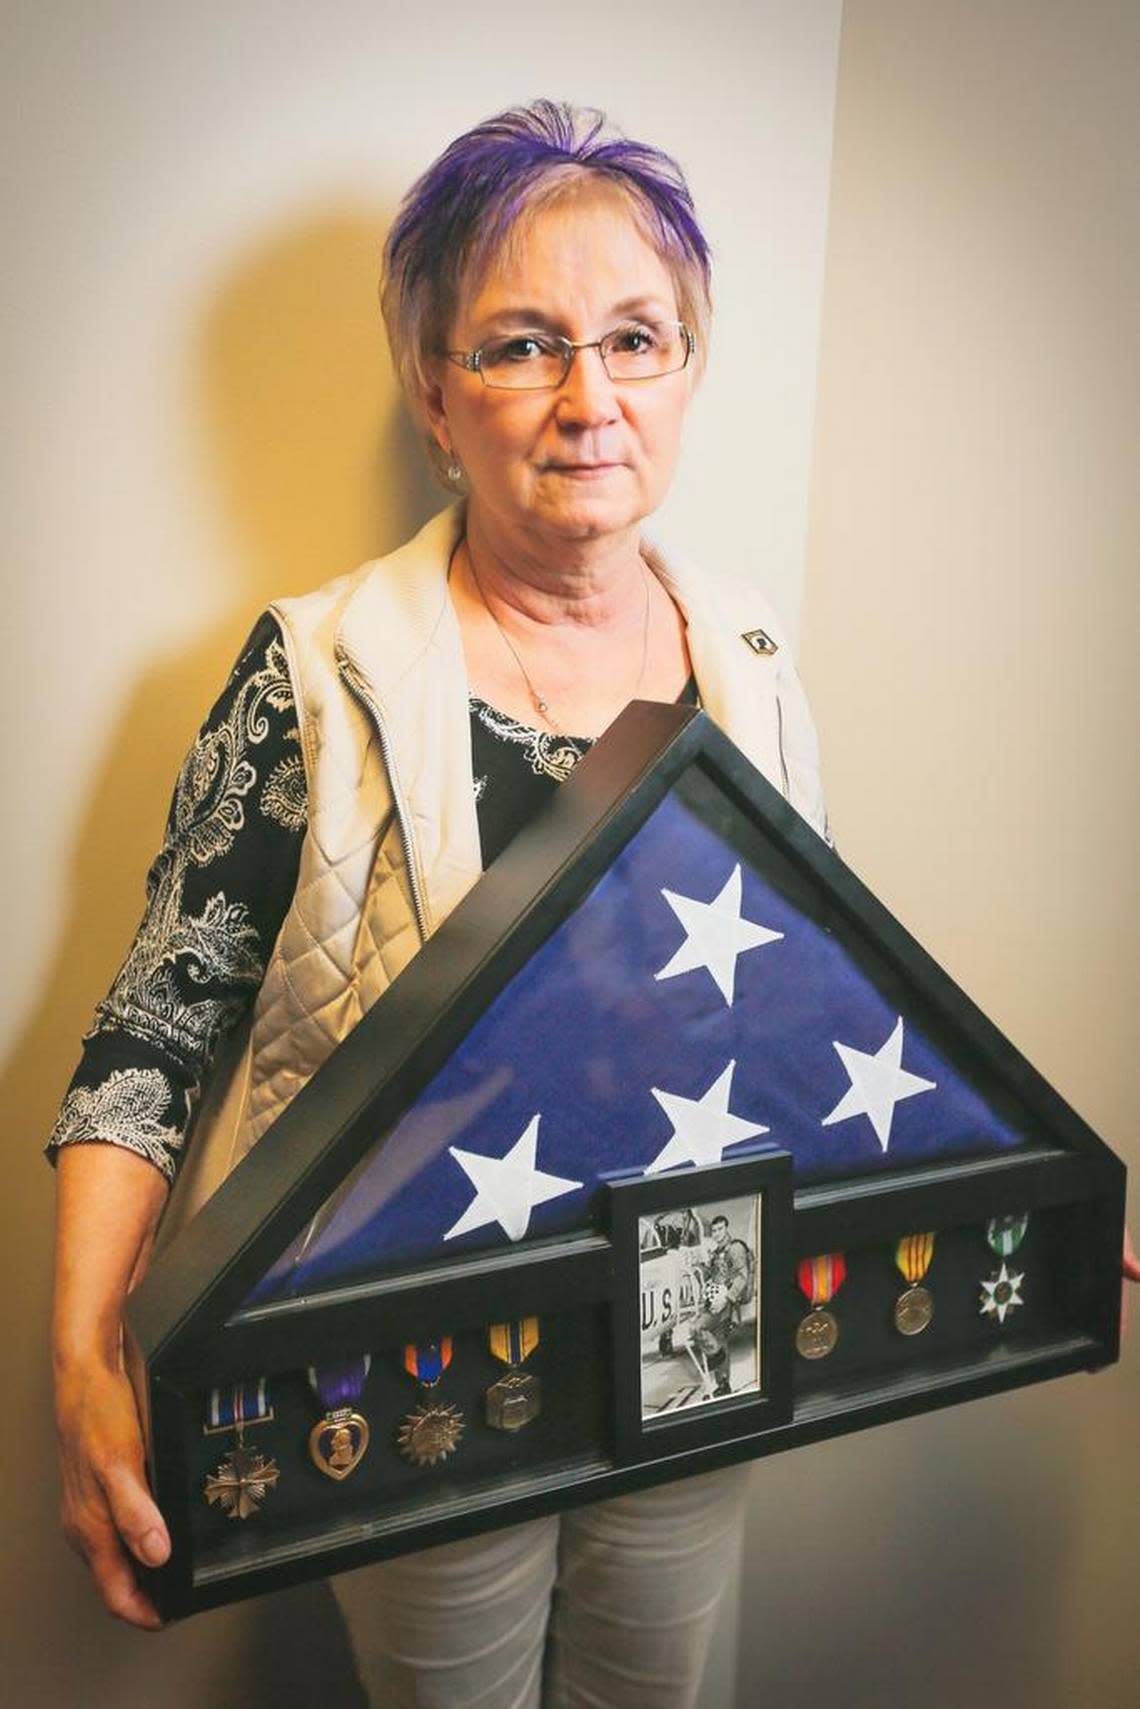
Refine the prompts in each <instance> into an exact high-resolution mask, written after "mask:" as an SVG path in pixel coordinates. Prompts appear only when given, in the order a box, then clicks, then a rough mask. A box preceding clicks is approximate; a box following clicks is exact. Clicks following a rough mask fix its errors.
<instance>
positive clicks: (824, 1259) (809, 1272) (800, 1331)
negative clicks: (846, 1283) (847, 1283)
mask: <svg viewBox="0 0 1140 1709" xmlns="http://www.w3.org/2000/svg"><path fill="white" fill-rule="evenodd" d="M846 1274H847V1260H846V1259H845V1258H844V1256H843V1254H842V1252H824V1253H821V1254H820V1255H819V1257H817V1258H805V1259H803V1261H802V1262H801V1264H800V1266H799V1268H798V1269H797V1271H796V1278H797V1280H798V1282H799V1285H800V1292H801V1293H802V1294H803V1295H804V1296H805V1297H806V1298H807V1299H809V1300H810V1301H811V1305H812V1309H811V1311H809V1312H808V1314H807V1316H806V1317H802V1318H801V1319H800V1321H799V1324H798V1325H797V1327H796V1352H797V1353H798V1354H799V1355H800V1356H801V1358H804V1359H826V1357H827V1355H828V1354H829V1353H831V1352H832V1351H833V1350H834V1348H835V1344H836V1342H837V1341H838V1340H839V1323H838V1321H837V1319H836V1318H835V1316H834V1315H833V1314H832V1313H831V1312H829V1311H826V1310H825V1309H824V1308H825V1307H826V1306H827V1304H828V1302H829V1301H830V1300H831V1298H832V1297H833V1295H834V1294H835V1293H837V1291H838V1290H839V1289H840V1288H841V1287H842V1286H843V1279H844V1277H845V1276H846Z"/></svg>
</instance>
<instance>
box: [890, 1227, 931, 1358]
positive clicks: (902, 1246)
mask: <svg viewBox="0 0 1140 1709" xmlns="http://www.w3.org/2000/svg"><path fill="white" fill-rule="evenodd" d="M933 1257H934V1236H933V1235H932V1234H904V1235H903V1237H902V1239H901V1240H900V1241H899V1243H898V1245H897V1246H896V1247H895V1263H896V1264H897V1265H898V1267H899V1269H900V1270H901V1271H902V1273H903V1275H904V1276H905V1277H906V1279H907V1281H908V1282H909V1283H910V1287H909V1288H906V1289H905V1290H904V1291H903V1292H902V1293H901V1294H900V1295H899V1297H898V1299H897V1300H896V1301H895V1328H896V1329H897V1330H898V1332H899V1334H900V1335H921V1334H922V1332H923V1330H924V1329H926V1328H927V1327H928V1326H929V1325H930V1323H931V1321H932V1320H933V1317H934V1295H933V1294H932V1293H931V1291H930V1289H929V1288H923V1287H920V1286H919V1283H920V1282H921V1281H922V1278H923V1277H924V1276H925V1274H926V1272H927V1271H928V1270H929V1268H930V1260H931V1259H932V1258H933Z"/></svg>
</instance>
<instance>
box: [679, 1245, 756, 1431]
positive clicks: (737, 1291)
mask: <svg viewBox="0 0 1140 1709" xmlns="http://www.w3.org/2000/svg"><path fill="white" fill-rule="evenodd" d="M709 1239H710V1241H711V1243H712V1251H711V1253H710V1256H709V1259H708V1263H707V1265H706V1267H705V1288H704V1300H703V1303H702V1309H701V1311H700V1313H699V1315H698V1317H697V1320H696V1323H695V1324H694V1326H693V1331H692V1336H691V1343H692V1345H693V1347H695V1348H696V1349H697V1351H698V1352H700V1353H702V1354H703V1355H704V1358H705V1363H706V1364H707V1366H708V1371H709V1376H710V1377H711V1378H712V1379H713V1399H714V1400H716V1399H718V1398H719V1397H720V1396H721V1395H730V1394H731V1393H732V1384H731V1383H730V1382H729V1371H728V1332H729V1330H730V1329H731V1327H732V1324H733V1320H734V1318H735V1317H736V1315H737V1310H738V1308H739V1307H740V1306H741V1305H743V1304H744V1302H745V1301H746V1300H747V1299H748V1298H749V1296H750V1295H751V1293H752V1254H751V1252H750V1251H749V1249H748V1247H747V1246H746V1245H745V1244H744V1242H743V1240H732V1239H730V1238H729V1232H728V1218H727V1217H726V1216H723V1215H721V1214H719V1213H718V1214H717V1215H716V1216H714V1217H713V1219H712V1221H711V1222H710V1224H709Z"/></svg>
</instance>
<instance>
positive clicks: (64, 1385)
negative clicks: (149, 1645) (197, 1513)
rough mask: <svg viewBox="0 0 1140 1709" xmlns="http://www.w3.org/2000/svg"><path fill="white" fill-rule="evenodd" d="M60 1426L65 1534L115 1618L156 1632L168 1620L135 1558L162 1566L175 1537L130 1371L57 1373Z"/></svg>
mask: <svg viewBox="0 0 1140 1709" xmlns="http://www.w3.org/2000/svg"><path fill="white" fill-rule="evenodd" d="M56 1423H57V1427H58V1430H59V1450H60V1471H61V1474H62V1480H63V1500H62V1505H61V1518H62V1522H63V1530H64V1534H65V1536H66V1537H67V1540H68V1542H69V1543H70V1544H71V1546H72V1547H73V1548H74V1549H75V1550H76V1551H77V1552H78V1553H79V1554H80V1555H82V1556H83V1559H84V1560H85V1561H86V1562H87V1565H88V1566H89V1567H90V1568H91V1572H92V1575H93V1577H94V1579H95V1585H96V1588H97V1590H98V1592H99V1595H100V1596H101V1597H102V1599H103V1603H104V1605H105V1607H106V1608H107V1609H108V1610H109V1612H110V1613H112V1614H116V1615H118V1617H119V1619H120V1620H126V1621H128V1622H129V1623H130V1624H131V1625H132V1626H143V1627H146V1628H148V1629H150V1630H156V1629H157V1628H158V1627H159V1626H160V1625H161V1621H160V1620H159V1617H158V1614H157V1613H156V1611H155V1609H154V1606H153V1604H152V1603H151V1601H150V1599H149V1598H148V1597H147V1596H146V1595H144V1593H143V1592H142V1591H141V1590H140V1589H139V1585H138V1580H137V1578H136V1575H135V1570H134V1565H133V1562H132V1556H133V1557H134V1560H138V1561H141V1562H143V1563H144V1564H145V1565H146V1566H151V1567H157V1566H161V1565H162V1563H163V1561H165V1560H166V1558H167V1556H168V1555H169V1554H170V1538H169V1536H168V1534H167V1530H166V1526H165V1525H164V1524H163V1520H162V1515H161V1513H160V1512H159V1511H158V1508H157V1507H156V1506H155V1504H154V1502H153V1500H152V1499H151V1494H150V1491H149V1489H148V1488H147V1483H146V1474H145V1471H144V1468H143V1445H142V1432H141V1431H140V1429H139V1419H138V1412H137V1410H136V1407H135V1397H134V1392H133V1390H132V1389H131V1385H130V1383H129V1381H128V1380H127V1377H126V1374H125V1372H124V1371H123V1370H122V1369H121V1368H117V1369H116V1368H109V1367H108V1366H107V1365H106V1364H104V1363H103V1361H102V1360H101V1359H99V1358H98V1357H96V1358H94V1359H91V1360H89V1361H88V1362H86V1363H84V1364H80V1365H76V1366H72V1367H70V1368H67V1369H59V1368H58V1367H57V1373H56Z"/></svg>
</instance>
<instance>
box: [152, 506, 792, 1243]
mask: <svg viewBox="0 0 1140 1709" xmlns="http://www.w3.org/2000/svg"><path fill="white" fill-rule="evenodd" d="M463 522H464V511H463V506H462V505H461V504H459V505H455V506H453V507H452V508H451V509H449V510H446V511H444V512H442V513H441V514H440V515H439V516H436V517H434V518H433V519H432V521H431V522H429V523H428V524H427V526H426V527H425V528H423V529H422V530H421V532H420V533H419V534H417V535H416V536H415V538H414V539H413V540H411V541H409V542H408V544H407V545H406V546H404V547H402V548H401V549H400V550H399V551H398V552H395V553H393V554H391V556H389V557H387V558H383V559H380V560H378V561H377V562H375V563H371V564H365V565H364V567H363V568H362V569H360V570H358V571H357V572H356V573H355V574H354V575H351V576H345V577H342V578H341V579H340V580H339V581H335V582H331V583H329V584H328V585H327V586H325V587H322V588H319V589H318V590H317V591H316V592H315V593H311V594H307V595H304V596H303V597H302V598H299V599H291V600H282V601H280V602H279V603H277V604H275V605H273V606H272V607H271V609H272V611H273V613H274V615H275V616H276V618H277V620H278V622H279V623H280V624H281V627H282V631H283V634H284V637H285V647H286V651H287V654H288V658H289V668H290V674H291V677H292V682H293V690H294V695H295V697H296V702H297V708H298V721H299V728H300V732H301V743H302V749H303V753H304V761H305V776H306V782H307V788H308V802H309V823H308V829H307V832H306V835H305V839H304V843H303V846H302V851H301V863H300V871H299V874H298V879H297V888H296V892H295V894H294V897H293V901H292V904H291V906H290V908H289V911H288V913H287V915H286V917H285V920H284V922H283V924H282V927H281V930H280V933H279V934H278V938H277V942H276V944H275V946H274V949H273V953H272V955H271V957H270V961H269V966H268V968H267V970H266V974H265V978H264V980H263V982H262V985H261V989H260V991H259V993H258V996H257V999H256V1002H255V1004H254V1009H253V1015H252V1019H251V1022H250V1023H249V1024H248V1025H247V1026H246V1027H245V1028H244V1029H242V1031H241V1034H240V1036H239V1037H238V1038H236V1039H235V1040H233V1041H231V1043H230V1045H229V1047H228V1050H227V1052H226V1055H225V1060H223V1061H221V1062H220V1063H219V1065H218V1068H217V1070H216V1071H215V1073H214V1075H213V1081H212V1085H213V1090H212V1092H211V1094H210V1095H209V1096H208V1097H207V1099H206V1100H205V1101H204V1104H203V1108H202V1110H201V1112H200V1114H199V1118H198V1121H197V1124H196V1127H195V1133H194V1140H193V1144H192V1146H191V1148H190V1153H189V1156H188V1158H187V1163H186V1166H185V1168H184V1170H183V1172H182V1179H181V1180H180V1182H179V1186H178V1188H177V1189H176V1200H177V1202H176V1205H174V1206H172V1216H173V1220H174V1221H176V1222H177V1223H181V1222H182V1221H184V1220H186V1218H187V1217H188V1216H189V1215H190V1214H192V1212H193V1210H194V1209H195V1208H196V1207H197V1205H199V1204H200V1203H201V1202H202V1201H203V1199H204V1198H205V1197H207V1196H208V1194H209V1193H210V1192H212V1191H213V1189H214V1187H215V1186H216V1185H217V1184H218V1182H219V1181H220V1180H221V1179H223V1178H224V1176H225V1175H226V1174H227V1173H228V1172H229V1170H230V1169H231V1168H232V1167H233V1166H234V1164H235V1163H236V1162H237V1161H238V1159H239V1158H240V1157H242V1156H243V1155H244V1154H245V1152H246V1151H247V1150H248V1149H249V1147H250V1146H251V1145H252V1144H253V1143H254V1142H255V1141H256V1140H257V1139H259V1138H260V1136H261V1135H262V1134H263V1133H264V1132H265V1130H266V1128H267V1127H269V1126H270V1124H271V1123H272V1122H273V1121H274V1120H275V1118H276V1117H277V1116H278V1115H279V1114H280V1113H281V1111H282V1110H283V1109H284V1108H285V1106H286V1104H288V1102H289V1101H290V1099H291V1098H292V1097H294V1096H295V1094H296V1093H297V1092H298V1091H299V1090H300V1089H301V1087H302V1086H303V1085H304V1084H305V1083H306V1081H307V1080H309V1079H310V1077H311V1076H312V1075H313V1074H314V1073H315V1072H316V1070H317V1069H318V1068H319V1067H320V1065H321V1063H322V1062H323V1061H324V1060H325V1058H326V1057H327V1056H328V1055H329V1053H330V1052H331V1051H332V1050H333V1048H334V1046H335V1045H337V1044H338V1043H339V1042H340V1040H341V1039H343V1038H344V1037H345V1036H346V1034H347V1033H348V1032H349V1031H350V1030H351V1029H352V1028H353V1027H354V1026H355V1025H356V1023H357V1021H358V1020H359V1019H360V1018H361V1016H362V1015H363V1014H364V1013H365V1011H366V1010H367V1009H369V1008H370V1007H371V1005H372V1004H373V1003H374V1002H375V1001H376V999H377V997H379V995H380V993H381V992H382V991H384V990H385V989H386V988H387V986H388V985H389V984H390V983H391V981H392V980H393V979H394V978H395V977H396V975H397V973H399V972H400V970H401V968H403V967H404V966H405V965H406V964H407V963H408V961H409V960H410V959H411V957H412V956H413V955H414V954H415V952H416V950H417V949H418V948H419V947H420V945H421V943H422V942H424V941H425V939H426V938H427V937H428V936H430V934H431V933H432V932H433V931H434V930H435V928H436V927H437V926H438V925H439V923H440V922H441V921H442V920H443V919H445V918H446V916H447V915H448V914H449V913H450V912H451V910H452V909H453V908H454V907H455V905H456V904H457V903H458V902H459V901H460V900H461V899H462V897H463V896H464V895H465V894H466V892H467V891H468V890H469V889H470V887H471V885H472V884H474V882H475V880H476V879H477V878H478V876H479V873H480V871H481V864H480V855H479V829H478V823H477V820H476V815H475V795H474V782H473V776H472V764H471V741H470V723H469V714H468V705H467V680H466V672H465V666H464V660H463V649H462V644H461V640H460V632H459V625H458V622H457V620H456V617H455V613H454V610H453V608H452V605H451V601H450V599H449V598H448V594H447V571H448V565H449V563H450V561H451V555H452V553H453V551H454V549H455V547H456V545H457V544H458V542H459V540H460V538H461V537H462V532H463ZM643 544H644V549H645V553H646V557H647V560H648V562H649V563H650V565H651V567H652V569H653V570H654V572H655V574H656V575H657V576H658V577H659V578H660V580H661V581H662V582H663V583H664V584H665V585H666V586H667V587H668V588H669V591H670V592H671V594H672V595H673V597H674V599H675V600H676V602H677V604H678V606H679V608H680V609H681V611H682V612H683V614H684V616H685V619H686V624H687V630H688V642H689V651H690V656H691V658H692V662H693V669H694V672H695V674H696V678H697V682H698V685H699V688H700V694H701V700H702V703H703V705H704V707H705V708H706V710H707V711H708V712H709V714H710V715H711V716H712V717H713V718H714V719H715V720H716V722H717V723H718V724H719V725H720V726H721V727H722V729H724V730H726V731H727V732H728V734H729V735H730V736H731V737H732V739H733V740H734V741H735V742H736V744H737V745H738V746H739V747H740V748H742V749H743V751H744V752H745V753H746V754H747V755H748V757H749V758H750V759H751V760H752V762H753V764H754V765H756V766H757V767H758V768H759V769H760V770H761V771H762V772H763V773H764V774H765V776H766V777H767V778H768V779H769V780H770V781H771V782H772V783H773V784H775V786H776V787H777V788H778V789H780V790H782V792H783V793H784V795H785V796H787V798H788V799H789V800H790V801H791V802H792V804H793V806H795V807H796V808H798V810H799V811H800V812H801V813H802V814H803V815H804V817H805V818H806V819H808V820H809V821H810V822H811V823H812V824H813V825H814V826H815V828H816V829H817V830H818V831H820V832H821V834H825V822H824V814H823V801H822V796H821V792H820V784H819V768H818V755H817V751H816V740H815V732H814V729H813V727H812V723H811V718H810V715H809V713H808V710H807V706H806V703H805V701H804V697H803V692H802V689H801V688H800V685H799V681H798V678H797V677H796V673H795V670H794V668H793V666H792V662H791V659H790V656H789V654H788V650H787V648H786V647H785V646H784V645H782V644H779V645H778V647H777V650H776V651H775V652H774V653H771V654H758V653H756V652H755V651H754V650H753V649H752V647H750V646H749V645H748V644H747V643H746V642H745V641H744V640H743V639H742V635H743V633H744V632H745V631H749V630H755V629H763V630H765V631H766V632H767V633H768V635H770V636H772V637H773V639H775V640H776V641H777V642H778V643H780V641H781V638H780V632H779V629H778V627H777V626H776V625H775V622H774V620H773V618H772V616H771V613H770V612H769V611H768V610H767V608H766V607H765V606H764V605H763V603H762V602H761V601H760V600H759V599H758V598H757V597H756V596H755V595H754V594H751V593H743V594H739V595H736V594H734V595H731V596H727V597H725V596H722V597H721V598H720V599H719V600H716V601H714V599H713V598H712V596H711V592H710V589H709V588H708V586H707V584H702V581H701V578H700V577H699V576H697V575H694V574H693V573H692V572H691V571H689V570H687V569H686V568H684V567H683V566H682V565H680V564H679V563H678V562H677V561H676V559H675V558H673V557H672V556H671V555H670V556H669V558H668V559H666V557H665V556H664V555H663V554H662V552H661V551H660V549H658V548H657V547H655V546H654V545H652V543H650V542H648V541H646V542H644V543H643Z"/></svg>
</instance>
